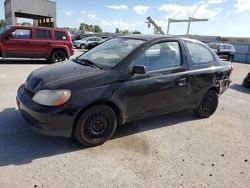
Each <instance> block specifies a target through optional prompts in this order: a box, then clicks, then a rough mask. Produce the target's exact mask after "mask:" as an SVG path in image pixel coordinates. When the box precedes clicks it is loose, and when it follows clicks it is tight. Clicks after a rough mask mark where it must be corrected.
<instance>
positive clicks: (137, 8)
mask: <svg viewBox="0 0 250 188" xmlns="http://www.w3.org/2000/svg"><path fill="white" fill-rule="evenodd" d="M149 9H150V7H149V6H143V5H137V6H135V7H133V10H134V11H135V12H136V14H145V13H146V12H147V11H148V10H149Z"/></svg>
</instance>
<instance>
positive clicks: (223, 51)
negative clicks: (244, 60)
mask: <svg viewBox="0 0 250 188" xmlns="http://www.w3.org/2000/svg"><path fill="white" fill-rule="evenodd" d="M207 45H208V46H209V47H210V48H211V49H212V50H214V52H215V53H216V54H217V55H218V56H220V57H226V58H227V59H228V61H231V62H233V60H234V56H235V53H236V49H235V47H234V46H233V45H232V44H228V43H208V44H207Z"/></svg>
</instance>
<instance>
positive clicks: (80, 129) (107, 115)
mask: <svg viewBox="0 0 250 188" xmlns="http://www.w3.org/2000/svg"><path fill="white" fill-rule="evenodd" d="M116 126H117V116H116V113H115V112H114V110H113V109H112V108H111V107H109V106H106V105H96V106H93V107H91V108H89V109H87V110H86V111H85V112H84V113H83V114H82V115H81V116H80V117H79V118H78V121H77V122H76V126H75V129H74V136H75V137H76V139H77V140H78V141H79V142H80V143H81V144H83V145H85V146H98V145H101V144H103V143H104V142H106V141H107V140H108V139H110V138H111V137H112V136H113V134H114V132H115V130H116Z"/></svg>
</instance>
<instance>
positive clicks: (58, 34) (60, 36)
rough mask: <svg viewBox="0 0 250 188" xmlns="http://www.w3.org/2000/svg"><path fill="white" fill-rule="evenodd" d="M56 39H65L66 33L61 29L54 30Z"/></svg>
mask: <svg viewBox="0 0 250 188" xmlns="http://www.w3.org/2000/svg"><path fill="white" fill-rule="evenodd" d="M55 37H56V40H67V35H66V33H65V32H63V31H55Z"/></svg>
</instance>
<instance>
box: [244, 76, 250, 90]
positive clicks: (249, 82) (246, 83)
mask: <svg viewBox="0 0 250 188" xmlns="http://www.w3.org/2000/svg"><path fill="white" fill-rule="evenodd" d="M243 85H244V86H246V87H250V72H249V73H248V74H247V76H246V78H245V79H244V80H243Z"/></svg>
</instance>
